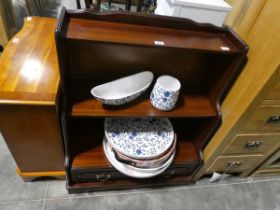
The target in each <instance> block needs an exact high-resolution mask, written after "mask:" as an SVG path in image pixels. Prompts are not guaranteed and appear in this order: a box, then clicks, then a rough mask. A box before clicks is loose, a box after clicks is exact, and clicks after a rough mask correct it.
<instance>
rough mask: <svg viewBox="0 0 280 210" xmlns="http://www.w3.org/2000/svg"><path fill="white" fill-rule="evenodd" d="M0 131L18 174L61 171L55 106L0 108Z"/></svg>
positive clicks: (3, 106) (61, 161)
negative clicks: (18, 170)
mask: <svg viewBox="0 0 280 210" xmlns="http://www.w3.org/2000/svg"><path fill="white" fill-rule="evenodd" d="M0 129H1V133H2V135H3V137H4V139H5V141H6V143H7V145H8V147H9V149H10V151H11V153H12V155H13V157H14V159H15V161H16V163H17V166H18V167H19V169H20V171H21V173H28V172H37V173H40V172H51V171H64V161H63V159H64V157H63V156H64V153H63V147H62V142H61V139H60V129H59V125H58V120H57V116H56V110H55V106H38V105H36V106H35V105H33V106H30V105H1V106H0ZM32 176H34V175H32Z"/></svg>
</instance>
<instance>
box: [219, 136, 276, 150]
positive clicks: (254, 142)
mask: <svg viewBox="0 0 280 210" xmlns="http://www.w3.org/2000/svg"><path fill="white" fill-rule="evenodd" d="M278 145H280V133H279V134H273V133H272V134H243V135H242V134H240V135H236V137H235V138H234V139H233V140H232V141H231V143H230V144H229V145H228V146H227V147H226V148H225V150H224V151H223V155H233V154H243V155H244V154H265V153H266V152H267V151H269V150H270V149H271V148H273V147H278Z"/></svg>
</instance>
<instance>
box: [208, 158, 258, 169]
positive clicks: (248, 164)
mask: <svg viewBox="0 0 280 210" xmlns="http://www.w3.org/2000/svg"><path fill="white" fill-rule="evenodd" d="M262 158H263V156H262V155H251V156H226V157H225V156H220V157H218V158H217V159H216V160H215V162H214V163H213V164H212V165H211V166H210V167H209V168H208V170H207V171H208V172H214V171H217V172H229V173H231V172H245V171H248V170H250V168H252V167H256V166H257V165H259V164H260V163H261V161H262Z"/></svg>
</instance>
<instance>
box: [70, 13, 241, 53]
mask: <svg viewBox="0 0 280 210" xmlns="http://www.w3.org/2000/svg"><path fill="white" fill-rule="evenodd" d="M66 38H68V39H78V40H87V41H97V42H108V43H118V44H134V45H142V46H150V47H172V48H182V49H193V50H203V51H214V52H217V53H226V54H231V53H236V52H239V51H240V49H239V48H238V46H237V45H236V44H235V43H234V42H233V41H232V40H231V39H229V37H228V36H226V35H225V33H214V32H197V31H188V30H178V29H169V28H163V27H152V26H143V25H133V24H127V23H116V22H107V21H98V20H88V19H79V18H70V20H69V23H68V28H67V32H66Z"/></svg>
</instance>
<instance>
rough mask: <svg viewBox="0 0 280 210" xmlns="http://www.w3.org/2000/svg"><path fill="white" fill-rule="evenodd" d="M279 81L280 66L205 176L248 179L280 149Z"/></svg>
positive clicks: (257, 173)
mask: <svg viewBox="0 0 280 210" xmlns="http://www.w3.org/2000/svg"><path fill="white" fill-rule="evenodd" d="M279 79H280V66H279V67H278V68H277V69H276V71H275V73H274V74H273V75H272V77H271V78H270V80H268V82H267V83H266V84H265V86H264V87H263V89H262V90H261V91H260V93H259V94H258V96H257V97H256V99H255V102H256V103H255V104H254V103H253V104H251V105H250V106H249V107H248V109H247V111H246V112H245V113H244V115H243V118H241V119H240V120H239V122H238V123H237V124H236V128H235V129H233V130H232V131H231V132H230V133H229V135H228V142H223V143H225V144H224V145H221V146H220V148H219V150H220V152H219V153H217V156H216V157H215V158H213V161H211V162H210V161H209V162H206V164H205V166H206V168H205V170H206V171H205V172H204V173H213V172H215V171H218V172H226V173H240V175H241V176H247V175H250V174H252V173H253V172H254V170H256V169H257V168H258V167H259V166H260V165H261V164H262V163H263V162H264V161H266V160H267V159H268V158H269V157H270V156H271V155H272V154H273V153H275V152H276V151H278V150H279V149H280V100H278V99H279V98H280V91H279V87H280V85H279V84H280V82H279ZM225 140H227V139H225ZM276 153H277V152H276ZM279 156H280V155H279ZM277 157H278V156H277ZM278 158H279V157H278ZM274 159H276V160H278V159H277V158H276V157H275V158H274ZM276 160H275V161H276ZM270 162H273V161H272V160H271V161H270ZM276 165H277V164H276ZM267 169H269V171H271V168H269V166H268V164H266V165H264V166H262V167H261V169H260V170H259V171H257V172H256V173H255V175H259V174H265V173H268V172H267ZM275 173H276V172H275ZM200 175H202V174H200Z"/></svg>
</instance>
